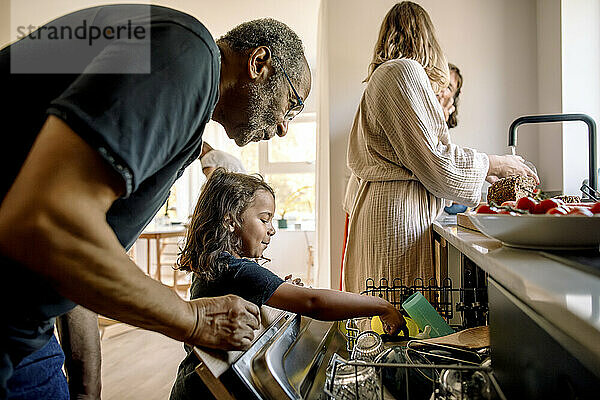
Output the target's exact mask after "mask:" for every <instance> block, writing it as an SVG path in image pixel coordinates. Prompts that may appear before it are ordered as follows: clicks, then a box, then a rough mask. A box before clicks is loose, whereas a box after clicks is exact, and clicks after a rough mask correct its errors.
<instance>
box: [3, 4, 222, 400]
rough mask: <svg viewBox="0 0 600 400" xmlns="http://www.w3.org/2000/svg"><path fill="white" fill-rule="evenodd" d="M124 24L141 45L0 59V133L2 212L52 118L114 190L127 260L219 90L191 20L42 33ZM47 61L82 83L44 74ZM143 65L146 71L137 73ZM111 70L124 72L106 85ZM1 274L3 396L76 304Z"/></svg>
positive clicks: (28, 51)
mask: <svg viewBox="0 0 600 400" xmlns="http://www.w3.org/2000/svg"><path fill="white" fill-rule="evenodd" d="M128 21H134V22H135V24H136V26H142V27H143V28H144V29H145V32H148V33H149V34H147V35H146V36H145V37H144V39H143V40H141V41H139V40H138V41H134V40H129V38H127V37H125V38H122V39H114V40H105V41H104V42H103V43H104V45H102V46H95V47H94V49H93V50H90V49H87V48H86V51H84V52H82V49H81V48H78V47H77V46H71V45H69V44H68V43H65V42H62V41H60V40H46V41H40V40H34V39H35V35H34V36H33V37H31V35H30V36H28V37H25V38H23V39H20V40H19V41H17V42H15V43H14V44H12V45H10V46H7V47H5V48H3V49H2V50H0V86H1V87H2V96H3V98H4V106H3V107H1V108H0V113H1V115H2V120H3V121H4V126H5V127H6V128H7V129H3V130H2V133H0V135H2V142H3V143H2V146H0V170H1V171H2V174H0V201H2V199H4V196H5V195H6V193H7V192H8V190H9V189H10V187H11V185H12V184H13V182H14V180H15V178H16V176H17V174H18V172H19V170H20V168H21V166H22V165H23V163H24V161H25V158H26V157H27V154H28V153H29V151H30V149H31V147H32V145H33V142H34V140H35V139H36V137H37V135H38V133H39V131H40V129H41V127H42V125H43V123H44V121H45V120H46V118H48V115H55V116H57V117H58V118H60V119H62V120H63V121H65V122H66V123H67V124H68V125H69V126H70V127H71V128H72V129H73V130H74V131H75V132H76V133H77V134H78V135H79V136H81V138H83V139H84V140H85V141H86V142H87V143H88V144H89V145H90V146H92V147H93V148H94V149H96V150H97V151H98V152H99V154H100V155H101V156H102V157H103V158H104V159H105V160H106V162H107V163H108V164H109V165H111V166H112V167H113V168H114V170H115V171H117V172H118V173H119V174H120V176H121V177H122V178H123V181H124V183H125V187H126V193H125V196H123V197H122V198H120V199H119V200H117V201H116V202H115V203H114V204H113V206H112V207H111V208H110V210H109V211H108V213H107V217H106V219H107V222H108V223H109V225H110V226H111V227H112V229H113V230H114V232H115V234H116V236H117V237H118V239H119V241H120V242H121V244H122V245H123V246H124V247H125V248H129V247H130V246H131V245H132V244H133V243H134V242H135V240H136V238H137V237H138V236H139V234H140V232H141V231H142V230H143V229H144V227H145V226H146V225H147V224H148V223H149V222H150V221H151V219H152V217H153V216H154V215H155V214H156V212H157V211H158V209H159V208H160V207H161V205H162V204H163V203H164V202H165V200H166V199H167V197H168V195H169V189H170V187H171V186H172V185H173V183H174V182H175V180H176V179H177V178H178V177H179V176H180V175H181V174H182V172H183V170H184V168H185V167H187V166H188V165H189V164H190V163H191V162H192V161H194V160H195V159H196V158H197V157H198V155H199V154H200V151H201V144H202V132H203V130H204V127H205V125H206V123H207V122H208V121H209V120H210V118H211V116H212V112H213V110H214V107H215V105H216V102H217V100H218V96H219V93H218V87H219V80H220V76H219V75H220V52H219V49H218V47H217V45H216V43H215V42H214V40H213V38H212V36H211V35H210V33H209V32H208V31H207V29H206V28H205V27H204V26H203V25H202V24H201V23H200V22H199V21H198V20H196V19H195V18H193V17H191V16H190V15H187V14H184V13H182V12H179V11H175V10H172V9H169V8H165V7H159V6H149V5H111V6H101V7H94V8H89V9H85V10H81V11H78V12H75V13H72V14H68V15H66V16H64V17H61V18H58V19H56V20H54V21H52V22H50V23H48V24H47V25H46V26H45V29H46V30H44V31H42V32H46V33H47V32H49V28H50V27H53V26H54V27H64V26H72V27H77V26H81V25H83V24H85V25H86V26H91V25H94V26H100V27H103V26H104V27H106V26H120V25H122V26H126V24H127V23H128ZM40 29H42V28H40ZM38 37H39V36H38ZM57 55H59V56H60V59H61V60H63V61H64V60H67V61H70V62H72V63H73V64H74V66H75V67H81V70H82V71H84V72H83V73H54V72H55V71H54V72H53V71H50V69H51V66H52V65H53V64H52V63H53V62H55V61H56V60H57ZM11 57H13V58H14V60H16V59H17V58H19V60H20V62H23V60H25V63H24V64H23V65H32V66H44V65H48V68H49V72H53V73H49V72H48V73H44V72H42V73H39V72H38V73H19V72H22V71H12V73H11ZM14 60H13V61H14ZM144 61H147V62H149V70H148V71H147V72H145V73H139V70H137V69H138V67H140V65H141V64H142V63H143V62H144ZM29 63H31V64H29ZM124 66H125V68H123V67H124ZM127 66H130V68H129V69H130V70H131V71H132V72H131V73H129V70H128V69H127ZM119 69H120V70H121V71H123V70H124V71H125V72H120V73H106V72H107V71H111V70H119ZM8 127H10V129H8ZM33 245H34V244H32V246H33ZM0 268H1V269H2V271H3V278H2V280H1V282H0V293H1V294H0V307H1V310H2V314H1V315H2V318H1V319H0V321H1V322H0V328H1V335H2V336H1V337H0V394H1V391H2V388H3V387H5V382H6V379H7V377H8V376H10V374H11V373H12V372H11V371H12V368H13V366H14V365H16V364H17V363H18V362H19V361H20V360H21V359H22V358H23V357H24V356H26V355H27V354H29V353H31V352H33V351H35V350H36V349H39V348H41V347H42V346H43V345H44V344H45V343H46V342H47V341H48V339H49V337H50V335H51V334H52V331H53V324H54V317H56V316H57V315H60V314H62V313H64V312H66V311H68V310H70V309H71V308H72V307H73V306H74V304H73V303H72V302H71V301H69V300H67V299H65V298H63V297H62V296H60V295H58V294H57V293H56V292H55V291H54V290H52V289H51V288H50V286H49V285H48V284H47V283H46V282H45V281H44V280H42V279H39V278H38V277H37V276H36V275H35V274H34V273H32V272H30V271H29V270H27V268H24V267H23V266H21V265H19V264H17V263H15V262H13V261H11V260H9V259H7V258H4V257H2V255H1V254H0ZM24 287H26V288H27V289H25V290H24V289H23V288H24ZM0 397H1V396H0Z"/></svg>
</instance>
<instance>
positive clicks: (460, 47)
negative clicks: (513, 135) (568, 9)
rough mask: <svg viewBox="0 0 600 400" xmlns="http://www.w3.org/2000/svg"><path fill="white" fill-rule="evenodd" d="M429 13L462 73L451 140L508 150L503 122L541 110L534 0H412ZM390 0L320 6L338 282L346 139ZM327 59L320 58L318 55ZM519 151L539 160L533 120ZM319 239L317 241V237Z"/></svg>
mask: <svg viewBox="0 0 600 400" xmlns="http://www.w3.org/2000/svg"><path fill="white" fill-rule="evenodd" d="M417 2H418V3H419V4H421V5H422V6H423V7H424V8H425V9H426V10H427V11H428V12H429V14H430V16H431V18H432V20H433V23H434V25H435V26H436V29H437V32H438V36H439V37H440V39H441V44H442V47H443V48H444V49H445V51H446V53H447V55H448V60H449V61H451V62H453V63H455V64H456V65H457V66H458V67H459V68H460V69H461V72H462V73H463V76H464V79H465V83H464V87H463V91H462V94H461V103H460V112H459V126H458V128H456V129H454V130H452V131H451V133H452V136H453V140H454V141H455V142H456V143H459V144H461V145H463V146H469V147H475V148H477V149H479V150H481V151H484V152H490V153H500V154H505V153H506V152H507V143H508V127H509V125H510V123H511V122H512V121H513V120H514V119H515V118H517V117H518V116H521V115H525V114H532V113H537V112H538V92H537V58H536V57H537V41H536V29H537V28H536V2H535V0H503V1H494V0H485V1H482V0H455V1H452V2H449V1H443V2H442V1H437V0H420V1H417ZM395 3H396V1H392V0H380V1H371V2H367V1H362V0H328V1H326V2H324V4H323V9H322V18H323V20H324V22H323V26H324V29H325V32H324V34H323V36H322V40H326V42H327V49H328V52H327V53H326V57H327V60H326V63H327V64H328V66H329V69H328V70H327V71H323V73H324V74H326V78H327V79H328V87H327V90H328V95H327V98H326V99H324V101H326V102H328V107H329V115H328V118H327V120H325V118H324V117H323V122H324V123H325V124H327V127H326V129H328V130H329V154H328V156H329V168H330V179H331V181H330V182H331V186H330V190H331V191H330V201H329V204H330V207H331V210H330V212H331V215H330V221H329V222H330V232H329V237H330V243H331V249H330V252H331V253H330V261H331V282H332V285H333V286H334V287H337V284H338V282H339V269H340V262H341V248H342V234H343V228H344V216H343V213H342V209H341V204H342V200H343V195H344V188H345V181H346V179H347V176H348V171H347V169H346V166H345V165H346V145H347V137H348V133H349V131H350V128H351V124H352V120H353V118H354V113H355V112H356V108H357V105H358V102H359V100H360V97H361V94H362V91H363V90H364V84H362V83H361V82H362V80H363V79H364V77H365V76H366V72H367V66H368V63H369V61H370V57H371V54H372V51H373V45H374V43H375V40H376V38H377V33H378V30H379V26H380V23H381V21H382V19H383V17H384V16H385V14H386V13H387V11H388V10H389V9H390V8H391V7H392V6H393V5H394V4H395ZM322 62H324V61H322ZM519 134H520V136H519V146H518V152H519V153H520V154H522V155H524V156H525V157H526V158H529V159H531V160H532V161H533V162H534V163H536V162H537V159H538V150H537V149H538V138H537V127H527V126H526V127H523V128H522V129H520V130H519ZM319 243H321V241H320V242H319Z"/></svg>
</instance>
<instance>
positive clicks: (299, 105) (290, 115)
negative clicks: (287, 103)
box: [273, 56, 304, 121]
mask: <svg viewBox="0 0 600 400" xmlns="http://www.w3.org/2000/svg"><path fill="white" fill-rule="evenodd" d="M273 58H274V59H275V60H277V63H278V64H279V66H280V67H281V70H282V71H283V75H285V78H286V79H287V81H288V83H289V84H290V87H291V88H292V91H293V92H294V95H295V96H296V104H293V105H292V107H291V108H290V109H289V110H288V111H287V112H286V113H285V115H284V116H283V119H285V120H286V121H291V120H293V119H294V117H295V116H296V115H298V114H300V112H302V110H304V102H303V101H302V99H301V98H300V96H299V95H298V92H296V88H294V85H293V84H292V81H291V80H290V77H289V76H288V74H287V73H286V72H285V68H283V63H282V62H281V60H280V59H279V57H277V56H273Z"/></svg>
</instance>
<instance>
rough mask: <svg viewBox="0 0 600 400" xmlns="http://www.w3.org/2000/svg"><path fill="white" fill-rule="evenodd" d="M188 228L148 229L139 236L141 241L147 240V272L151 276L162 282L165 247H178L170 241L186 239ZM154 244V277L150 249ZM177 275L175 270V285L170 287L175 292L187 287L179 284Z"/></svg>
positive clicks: (173, 226) (172, 226)
mask: <svg viewBox="0 0 600 400" xmlns="http://www.w3.org/2000/svg"><path fill="white" fill-rule="evenodd" d="M185 233H186V227H185V226H184V225H165V226H159V227H153V228H146V230H144V231H143V232H142V234H141V235H140V236H139V239H145V240H146V244H147V247H146V262H147V265H146V272H147V274H148V275H149V276H151V277H153V278H154V279H156V280H157V281H160V282H162V276H161V265H162V263H161V258H162V256H163V255H164V250H165V247H166V246H168V245H176V243H171V242H168V239H172V238H175V239H177V240H180V239H182V238H184V237H185ZM152 242H154V249H155V251H156V272H155V274H154V276H152V273H151V265H152V264H151V258H150V249H151V243H152ZM177 274H178V271H177V270H176V269H173V285H172V286H171V285H169V286H171V287H172V288H173V290H175V291H177V290H178V289H179V288H180V286H182V287H183V286H187V285H183V284H178V283H177Z"/></svg>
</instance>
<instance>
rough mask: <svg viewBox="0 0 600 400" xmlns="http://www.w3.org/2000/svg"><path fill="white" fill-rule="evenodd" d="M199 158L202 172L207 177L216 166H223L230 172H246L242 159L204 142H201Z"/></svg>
mask: <svg viewBox="0 0 600 400" xmlns="http://www.w3.org/2000/svg"><path fill="white" fill-rule="evenodd" d="M199 159H200V164H202V173H203V174H204V175H205V176H206V177H207V178H208V177H209V176H210V174H211V173H212V172H213V171H214V170H215V169H216V168H218V167H223V168H225V169H226V170H227V171H230V172H239V173H242V174H245V173H246V168H244V164H242V160H240V159H239V158H237V157H236V156H234V155H232V154H229V153H227V152H225V151H222V150H217V149H215V148H213V147H212V146H211V145H210V144H208V143H206V142H203V143H202V153H200V157H199Z"/></svg>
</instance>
